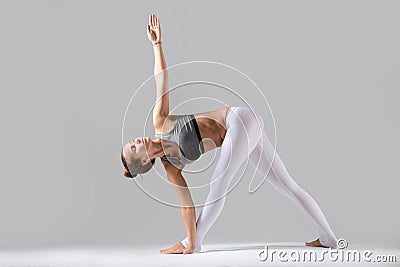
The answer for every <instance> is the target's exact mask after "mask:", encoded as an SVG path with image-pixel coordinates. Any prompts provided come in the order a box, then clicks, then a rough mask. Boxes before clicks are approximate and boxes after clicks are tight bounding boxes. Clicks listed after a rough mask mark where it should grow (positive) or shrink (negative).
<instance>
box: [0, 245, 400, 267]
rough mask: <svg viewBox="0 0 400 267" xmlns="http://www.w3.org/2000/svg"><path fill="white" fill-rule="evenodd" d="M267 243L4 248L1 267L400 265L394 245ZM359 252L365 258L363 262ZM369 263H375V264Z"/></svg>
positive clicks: (397, 250)
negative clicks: (190, 250) (167, 249)
mask: <svg viewBox="0 0 400 267" xmlns="http://www.w3.org/2000/svg"><path fill="white" fill-rule="evenodd" d="M267 245H268V246H267V250H266V247H265V244H252V243H247V244H245V243H243V244H210V245H204V246H203V248H202V252H200V253H196V254H192V255H162V254H159V252H158V251H159V249H160V248H163V246H154V247H145V248H144V247H142V248H135V247H57V248H56V247H53V248H35V249H18V250H15V249H3V250H0V267H5V266H7V267H11V266H12V267H18V266H26V267H33V266H41V267H42V266H43V267H44V266H45V267H51V266H74V267H79V266H90V267H100V266H115V267H117V266H118V267H123V266H165V267H166V266H221V267H228V266H272V265H273V266H289V265H293V266H310V265H314V266H317V265H318V266H320V265H324V266H364V265H366V266H400V248H394V247H387V246H386V247H384V246H379V245H353V244H352V246H351V247H348V248H347V249H343V250H328V249H324V248H308V247H304V246H303V245H302V243H296V242H292V243H288V242H286V243H268V244H267ZM356 254H357V255H360V258H359V259H360V260H359V261H358V258H357V256H355V255H356ZM267 255H268V256H267ZM347 255H350V256H351V257H350V261H349V260H347V259H348V257H347ZM363 255H365V258H363ZM304 257H305V258H306V259H304ZM310 257H311V263H310V261H309V260H310ZM323 257H324V258H323ZM335 259H336V260H335ZM354 259H355V260H356V262H354ZM368 259H370V261H369V262H368ZM374 260H375V262H374ZM376 260H380V262H377V261H376ZM382 261H386V262H382Z"/></svg>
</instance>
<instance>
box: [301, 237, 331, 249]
mask: <svg viewBox="0 0 400 267" xmlns="http://www.w3.org/2000/svg"><path fill="white" fill-rule="evenodd" d="M305 244H306V246H309V247H323V248H327V247H326V246H324V245H322V244H321V242H319V238H318V239H317V240H314V241H311V242H305Z"/></svg>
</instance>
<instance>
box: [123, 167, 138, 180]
mask: <svg viewBox="0 0 400 267" xmlns="http://www.w3.org/2000/svg"><path fill="white" fill-rule="evenodd" d="M124 176H125V177H128V178H135V177H136V176H137V174H134V175H132V174H131V173H130V172H129V170H128V169H126V168H125V169H124Z"/></svg>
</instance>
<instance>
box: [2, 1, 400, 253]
mask: <svg viewBox="0 0 400 267" xmlns="http://www.w3.org/2000/svg"><path fill="white" fill-rule="evenodd" d="M399 8H400V2H399V1H394V0H393V1H385V0H379V1H378V0H376V1H365V0H363V1H361V0H360V1H317V0H315V1H308V0H307V1H237V2H233V1H209V0H203V1H98V0H96V1H94V0H93V1H62V0H54V1H45V0H36V1H22V0H21V1H5V0H1V2H0V36H1V37H0V38H1V41H0V71H1V75H0V92H1V93H0V111H1V113H0V114H1V115H0V116H1V139H0V147H1V152H0V153H1V154H0V155H1V179H0V211H1V215H0V247H1V248H10V247H25V246H29V247H35V246H58V245H135V246H136V245H137V246H140V245H151V244H164V245H172V244H175V243H176V242H177V241H179V240H181V239H182V238H183V237H185V228H184V224H183V222H182V219H181V213H180V209H179V208H176V207H173V206H170V205H163V204H162V203H160V202H159V201H156V200H155V199H154V198H152V197H149V195H148V194H146V193H144V192H143V191H142V190H141V188H140V187H139V186H138V184H136V183H135V182H134V181H132V180H128V179H126V178H124V177H123V175H122V163H121V161H120V150H121V146H122V142H123V141H128V140H130V139H131V138H134V137H135V136H141V135H142V132H143V125H144V123H145V122H146V116H147V115H148V112H149V110H151V106H152V104H153V103H154V100H155V84H154V80H151V79H150V80H149V81H148V82H147V83H146V86H145V87H144V88H145V90H142V91H141V94H139V95H138V97H137V98H135V101H136V102H135V104H133V105H130V106H129V109H128V112H127V117H126V120H125V128H124V131H122V126H123V122H124V116H125V111H126V110H127V107H128V103H129V101H130V99H131V97H132V96H133V94H134V93H135V92H136V90H137V89H138V88H139V87H140V86H141V85H142V84H143V83H144V82H145V81H146V79H149V77H151V75H152V74H153V66H154V57H153V51H152V48H151V45H150V42H149V41H148V39H147V36H146V25H147V22H148V15H149V14H150V13H155V14H156V15H157V16H158V17H159V18H160V21H161V28H162V40H163V44H162V45H163V48H164V53H165V57H166V60H167V65H168V66H172V65H175V64H179V63H182V62H187V61H193V60H197V61H213V62H220V63H223V64H227V65H229V66H232V67H234V68H236V69H238V70H240V71H241V72H243V73H245V74H246V75H248V76H249V77H250V78H251V79H252V80H253V81H254V82H255V83H256V84H257V85H258V86H259V88H260V90H261V92H262V94H263V95H264V96H265V97H266V99H268V103H269V104H270V106H271V109H272V111H273V116H274V120H275V123H276V134H277V136H276V140H277V151H278V153H279V155H280V156H281V158H282V159H283V161H284V163H285V165H286V167H287V169H288V171H289V173H290V174H291V175H292V177H293V178H294V179H295V180H296V181H297V183H298V184H299V185H301V186H302V187H303V188H304V189H306V190H307V191H308V192H309V193H310V194H311V195H312V196H313V197H314V198H315V199H316V200H317V202H318V203H319V204H320V206H321V208H322V210H323V211H324V212H325V215H326V217H327V218H328V221H329V223H330V225H331V226H332V229H333V230H334V232H335V233H336V235H337V236H338V237H344V238H346V239H347V241H348V242H349V244H352V243H375V244H391V245H396V246H398V245H400V228H399V227H398V225H400V216H399V212H398V202H399V194H398V192H399V185H400V177H399V172H398V163H399V156H398V151H399V149H400V141H399V138H398V137H399V136H400V124H399V111H400V105H399V96H400V95H399V89H400V87H399V85H400V78H399V77H400V75H399V74H400V73H399V72H400V63H399V62H400V52H399V51H400V50H399V49H398V48H399V47H400V17H399V16H398V10H399ZM210 69H212V68H211V67H210V68H209V67H204V66H201V67H200V68H199V70H193V71H192V70H188V69H187V68H186V69H185V68H184V69H181V70H180V71H178V70H177V71H172V70H171V72H170V79H171V83H173V82H175V81H176V82H178V80H179V81H180V79H181V80H183V81H184V80H185V79H186V78H188V79H189V77H190V79H191V80H196V79H197V77H198V76H197V75H204V74H205V73H206V71H209V72H210ZM202 70H204V72H203V71H202ZM185 71H186V72H185ZM223 73H224V74H221V75H220V74H218V73H217V72H216V71H211V73H209V75H210V77H211V78H210V79H211V80H213V81H216V82H217V81H218V78H219V77H221V83H223V84H229V83H230V82H229V81H231V84H230V85H229V86H233V87H235V84H236V83H235V82H236V80H240V79H241V78H240V77H239V76H240V75H237V74H236V75H234V74H229V71H226V70H225V71H223ZM213 74H214V76H213ZM223 75H226V76H227V77H228V78H226V77H225V78H222V77H224V76H223ZM229 77H232V78H231V80H230V78H229ZM202 79H203V78H202ZM204 79H205V78H204ZM235 79H236V80H235ZM244 84H245V83H243V85H240V86H239V85H238V84H236V85H237V86H236V87H235V88H234V89H235V90H236V92H237V93H238V94H239V95H240V96H241V97H242V98H244V99H246V100H247V101H249V102H250V104H252V103H253V104H252V105H253V107H254V109H255V110H257V111H258V112H259V113H261V114H263V115H265V122H266V129H267V132H268V134H269V135H270V136H271V140H272V139H274V136H273V134H274V130H273V129H274V128H273V124H271V115H270V114H268V113H267V112H266V111H265V110H267V108H266V107H267V106H266V104H265V102H263V99H261V98H260V92H259V91H257V90H256V89H255V87H254V86H251V83H248V84H247V85H244ZM183 88H184V89H182V90H180V91H179V92H180V93H176V94H175V95H173V94H171V108H174V107H178V105H179V104H181V103H182V101H184V100H185V99H186V100H190V99H191V97H193V99H194V97H197V98H201V97H203V98H204V99H203V100H204V101H203V100H201V99H200V100H198V101H195V102H193V103H191V104H187V105H183V106H179V108H178V109H176V112H177V113H184V112H185V113H194V112H201V111H207V110H211V109H214V108H216V107H221V106H222V105H223V103H226V104H228V105H236V104H237V103H239V102H240V101H238V98H236V96H235V97H232V96H233V94H232V93H230V92H228V91H224V90H220V89H216V88H217V87H215V86H212V85H209V84H202V85H200V84H198V85H190V86H185V87H183ZM139 96H140V97H139ZM210 99H212V100H210ZM218 100H220V101H223V103H222V102H218ZM261 100H262V101H261ZM202 101H203V102H202ZM147 122H148V121H147ZM150 126H151V121H150ZM150 128H151V127H150ZM150 128H148V129H150ZM122 132H123V134H124V140H122V134H121V133H122ZM146 133H147V134H148V136H151V135H152V134H153V133H152V132H151V130H148V131H147V132H146ZM210 155H214V156H215V155H216V154H212V153H210ZM209 158H212V157H211V156H205V157H204V158H203V159H202V161H203V163H204V161H206V160H209ZM156 162H157V163H156V168H155V169H154V170H151V171H150V172H149V173H148V174H146V175H144V176H143V181H141V183H142V184H144V185H145V186H146V188H147V189H148V190H151V191H152V193H154V194H158V195H159V196H162V197H164V198H168V200H169V201H171V202H176V201H177V197H176V196H175V195H174V194H173V189H172V188H171V186H170V185H168V184H166V183H164V184H163V185H162V186H158V185H161V183H156V182H154V181H164V180H160V179H159V178H160V177H162V176H163V172H162V167H161V163H160V162H159V160H157V161H156ZM211 163H212V164H215V162H214V163H213V162H212V161H211ZM160 167H161V168H160ZM211 171H212V166H210V167H209V168H208V169H207V171H206V172H204V173H202V174H201V175H199V174H190V173H188V174H186V175H185V178H186V180H187V181H188V184H191V185H193V184H202V185H204V184H207V181H208V180H209V174H210V172H211ZM247 171H248V170H246V173H245V175H243V179H242V180H241V181H240V182H239V183H238V184H237V186H235V187H234V188H233V190H232V191H231V192H230V193H229V194H228V196H227V201H226V203H225V207H224V210H223V211H222V213H221V216H220V217H219V218H218V220H217V221H216V223H215V224H214V226H213V227H212V229H211V230H210V231H209V233H208V234H207V236H206V238H205V240H204V242H206V243H215V242H224V243H227V242H280V241H309V240H313V239H314V238H317V237H318V236H317V233H316V231H315V227H314V225H313V224H312V223H311V221H310V220H309V218H308V217H307V216H306V215H305V214H304V213H303V212H302V211H301V210H300V209H299V208H298V207H297V206H296V205H295V204H294V203H292V202H290V200H289V199H287V198H285V197H282V196H280V195H279V194H278V193H277V192H275V191H274V189H273V188H272V187H271V186H270V185H269V184H268V183H265V184H263V185H262V186H261V188H260V189H259V190H258V191H257V192H256V193H254V194H249V193H248V191H247V190H248V184H249V182H250V177H251V176H250V174H251V171H250V172H247ZM164 176H165V175H164ZM164 178H165V177H164ZM261 178H262V177H257V180H258V181H260V179H261ZM153 182H154V186H152V185H153ZM156 185H157V186H156ZM205 189H207V188H206V187H205ZM206 193H207V191H206V190H205V191H203V192H201V193H198V194H195V193H194V197H195V199H196V204H201V200H202V199H204V197H205V196H206ZM197 202H198V203H197ZM199 212H200V210H198V211H197V215H198V214H199Z"/></svg>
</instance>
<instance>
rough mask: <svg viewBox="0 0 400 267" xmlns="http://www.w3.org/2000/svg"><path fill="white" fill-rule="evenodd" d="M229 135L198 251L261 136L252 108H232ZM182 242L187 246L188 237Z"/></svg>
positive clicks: (214, 178) (198, 236)
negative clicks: (233, 180)
mask: <svg viewBox="0 0 400 267" xmlns="http://www.w3.org/2000/svg"><path fill="white" fill-rule="evenodd" d="M226 128H227V132H226V136H225V139H224V141H223V143H222V146H221V150H220V154H219V156H218V160H217V163H216V166H215V169H214V171H213V174H212V176H211V179H210V191H209V193H208V196H207V200H206V203H205V205H204V207H203V209H202V211H201V213H200V215H199V217H198V219H197V224H196V244H195V251H200V249H201V244H202V241H203V238H204V236H205V235H206V233H207V232H208V230H209V229H210V228H211V226H212V225H213V224H214V222H215V220H216V219H217V218H218V216H219V215H220V213H221V211H222V208H223V206H224V203H225V199H226V192H227V190H228V187H229V184H230V182H231V180H232V178H233V176H234V175H235V173H236V172H237V170H238V169H239V168H240V166H241V165H242V163H243V162H244V161H245V160H246V158H247V157H248V155H249V154H250V153H251V151H252V150H253V149H254V148H255V146H256V144H257V143H258V141H259V140H260V138H261V135H262V133H261V129H260V127H259V125H258V122H257V119H256V117H255V116H254V114H253V113H252V111H251V110H250V109H247V108H242V107H231V113H230V114H229V115H228V116H227V118H226ZM181 243H182V244H183V245H184V246H185V247H187V246H188V245H189V244H188V238H187V237H186V238H185V239H184V240H182V241H181Z"/></svg>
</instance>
